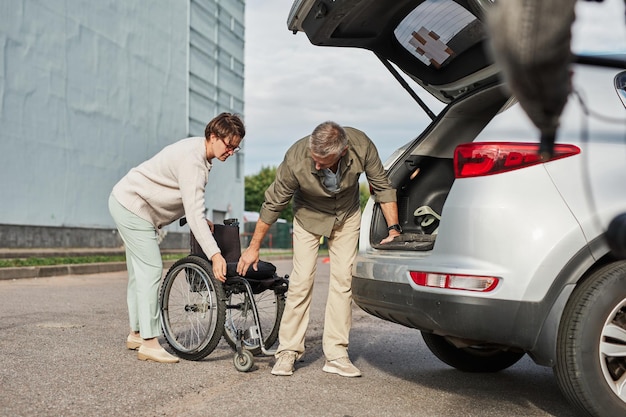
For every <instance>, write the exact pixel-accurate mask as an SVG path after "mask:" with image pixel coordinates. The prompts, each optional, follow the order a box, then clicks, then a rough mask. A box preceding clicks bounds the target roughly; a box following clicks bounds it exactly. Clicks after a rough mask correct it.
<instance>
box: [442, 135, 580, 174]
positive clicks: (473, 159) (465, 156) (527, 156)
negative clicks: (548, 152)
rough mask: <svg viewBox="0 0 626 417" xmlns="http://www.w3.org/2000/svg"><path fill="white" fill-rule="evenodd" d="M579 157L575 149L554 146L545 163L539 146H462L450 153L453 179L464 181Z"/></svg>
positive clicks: (498, 143) (504, 144)
mask: <svg viewBox="0 0 626 417" xmlns="http://www.w3.org/2000/svg"><path fill="white" fill-rule="evenodd" d="M579 153H580V148H579V147H578V146H574V145H565V144H556V145H554V156H553V157H552V158H550V159H549V160H548V159H541V157H540V156H539V143H516V142H473V143H464V144H462V145H459V146H457V147H456V150H455V151H454V175H455V177H456V178H467V177H481V176H485V175H494V174H501V173H503V172H508V171H513V170H515V169H520V168H526V167H529V166H532V165H537V164H542V163H544V162H548V161H554V160H556V159H561V158H566V157H568V156H572V155H577V154H579Z"/></svg>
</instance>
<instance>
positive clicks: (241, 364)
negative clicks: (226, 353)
mask: <svg viewBox="0 0 626 417" xmlns="http://www.w3.org/2000/svg"><path fill="white" fill-rule="evenodd" d="M233 364H234V365H235V368H236V369H237V370H238V371H239V372H248V371H249V370H250V368H252V365H254V357H253V356H252V352H250V351H249V350H245V349H244V350H242V351H241V353H239V352H237V353H235V356H234V357H233Z"/></svg>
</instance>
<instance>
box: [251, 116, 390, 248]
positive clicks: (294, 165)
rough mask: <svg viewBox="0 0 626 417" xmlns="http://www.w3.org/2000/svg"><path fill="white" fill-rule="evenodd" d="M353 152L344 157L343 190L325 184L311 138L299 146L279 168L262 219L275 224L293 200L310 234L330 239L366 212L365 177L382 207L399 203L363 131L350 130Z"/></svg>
mask: <svg viewBox="0 0 626 417" xmlns="http://www.w3.org/2000/svg"><path fill="white" fill-rule="evenodd" d="M344 129H345V131H346V135H347V137H348V151H347V152H346V154H345V155H344V156H343V157H342V159H341V164H340V166H339V169H340V171H341V179H340V183H339V189H338V190H337V191H329V190H328V189H327V188H326V187H325V186H324V185H323V183H322V181H323V179H324V174H323V173H322V172H321V171H318V170H316V169H315V162H314V161H313V159H312V158H311V154H310V151H309V137H308V136H306V137H304V138H302V139H300V140H299V141H297V142H296V143H295V144H293V145H292V146H291V147H290V148H289V150H287V153H286V154H285V158H284V159H283V162H282V163H281V164H280V165H279V166H278V169H277V170H276V179H275V180H274V182H273V183H272V184H271V185H270V186H269V188H268V189H267V190H266V191H265V201H264V203H263V205H262V206H261V211H260V219H261V220H262V221H263V222H264V223H267V224H272V223H274V222H275V221H276V220H277V219H278V216H279V214H280V212H281V211H282V210H283V209H285V207H286V206H287V205H288V204H289V201H290V200H291V199H292V197H293V209H294V217H295V218H296V219H297V220H298V222H299V223H300V224H301V225H302V227H303V228H304V229H305V230H307V231H308V232H310V233H313V234H316V235H320V236H327V237H328V236H330V234H331V232H332V230H333V228H334V227H335V226H339V225H341V224H343V222H344V221H345V219H346V218H347V217H348V216H349V215H351V214H353V213H354V212H355V211H357V210H360V206H359V177H360V176H361V173H363V172H364V173H365V175H366V177H367V181H368V183H369V185H370V187H371V190H372V194H373V196H374V198H375V201H376V202H377V203H386V202H394V201H396V190H395V189H393V188H392V186H391V183H390V182H389V179H388V178H387V175H386V173H385V170H384V168H383V164H382V162H381V160H380V157H379V156H378V150H377V149H376V146H374V143H373V142H372V141H371V140H370V138H368V137H367V135H366V134H365V133H363V132H361V131H360V130H357V129H354V128H351V127H345V128H344Z"/></svg>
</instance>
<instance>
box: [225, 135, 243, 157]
mask: <svg viewBox="0 0 626 417" xmlns="http://www.w3.org/2000/svg"><path fill="white" fill-rule="evenodd" d="M220 140H221V141H222V142H224V146H226V150H227V151H229V152H232V153H237V152H239V151H240V150H241V148H240V147H239V146H233V145H231V144H230V143H226V141H225V140H224V139H222V138H220Z"/></svg>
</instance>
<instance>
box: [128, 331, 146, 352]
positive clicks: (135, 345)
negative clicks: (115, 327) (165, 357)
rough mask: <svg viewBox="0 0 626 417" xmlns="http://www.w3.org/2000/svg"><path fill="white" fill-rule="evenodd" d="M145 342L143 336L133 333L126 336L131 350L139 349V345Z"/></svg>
mask: <svg viewBox="0 0 626 417" xmlns="http://www.w3.org/2000/svg"><path fill="white" fill-rule="evenodd" d="M142 344H143V339H142V338H141V336H139V335H136V334H134V333H131V334H129V335H128V337H127V338H126V347H127V348H128V349H130V350H136V349H139V347H140V346H141V345H142Z"/></svg>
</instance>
